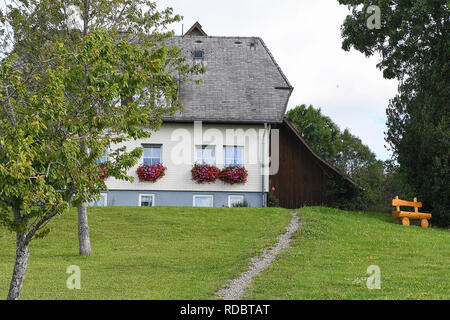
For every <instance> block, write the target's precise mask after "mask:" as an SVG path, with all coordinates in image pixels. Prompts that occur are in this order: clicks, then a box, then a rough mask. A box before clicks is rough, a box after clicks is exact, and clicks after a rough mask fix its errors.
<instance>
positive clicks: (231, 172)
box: [219, 165, 248, 185]
mask: <svg viewBox="0 0 450 320" xmlns="http://www.w3.org/2000/svg"><path fill="white" fill-rule="evenodd" d="M247 177H248V171H247V169H245V167H241V166H238V165H233V166H229V167H226V168H224V169H223V170H221V171H220V173H219V179H220V180H222V181H223V182H225V183H229V184H231V185H233V184H245V183H247Z"/></svg>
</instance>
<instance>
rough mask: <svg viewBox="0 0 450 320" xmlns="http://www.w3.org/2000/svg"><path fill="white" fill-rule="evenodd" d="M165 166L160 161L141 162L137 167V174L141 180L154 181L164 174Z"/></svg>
mask: <svg viewBox="0 0 450 320" xmlns="http://www.w3.org/2000/svg"><path fill="white" fill-rule="evenodd" d="M166 170H167V168H166V167H164V166H163V165H162V164H161V163H157V164H155V165H152V166H150V165H148V164H143V165H141V166H140V167H139V168H138V169H137V175H138V177H139V180H141V181H149V182H156V181H157V180H158V179H160V178H162V177H164V176H165V174H166Z"/></svg>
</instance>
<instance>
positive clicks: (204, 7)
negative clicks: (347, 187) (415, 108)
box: [158, 0, 397, 159]
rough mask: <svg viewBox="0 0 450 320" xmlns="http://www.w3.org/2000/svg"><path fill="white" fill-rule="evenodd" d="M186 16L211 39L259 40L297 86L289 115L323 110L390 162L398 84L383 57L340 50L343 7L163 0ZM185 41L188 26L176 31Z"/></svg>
mask: <svg viewBox="0 0 450 320" xmlns="http://www.w3.org/2000/svg"><path fill="white" fill-rule="evenodd" d="M168 6H170V7H173V8H174V11H175V13H179V14H181V15H183V16H184V21H183V22H182V23H183V24H184V30H185V31H186V30H187V29H188V28H190V27H191V26H192V25H193V24H194V23H195V22H196V21H197V20H198V21H199V22H200V23H201V24H202V26H203V28H204V30H205V31H206V33H208V35H213V36H260V37H261V38H263V39H264V41H265V42H266V44H267V46H268V47H269V49H270V50H271V52H272V53H273V55H274V57H275V59H276V60H277V62H278V63H279V65H280V66H281V68H282V69H283V71H284V72H285V74H286V76H287V77H288V79H289V81H290V82H291V83H292V85H293V86H294V87H295V90H294V93H293V95H292V97H291V100H290V103H289V108H293V107H295V106H296V105H299V104H303V103H305V104H312V105H314V106H315V107H320V108H321V109H322V111H323V113H324V114H326V115H327V116H329V117H330V118H331V119H333V121H335V122H336V123H337V124H338V125H339V126H340V127H341V128H342V129H344V128H348V129H349V130H350V131H351V132H352V133H353V134H355V135H357V136H359V137H360V138H361V139H362V141H363V142H364V143H365V144H367V145H369V147H370V148H371V149H372V150H373V151H374V152H375V153H376V154H377V156H378V158H380V159H386V158H388V156H389V154H388V152H387V150H386V149H385V148H384V145H385V142H384V133H383V132H384V131H386V126H385V124H384V121H383V119H385V109H386V107H387V105H388V102H389V99H391V98H393V97H394V96H395V94H396V91H397V82H396V81H393V80H391V81H388V80H385V79H383V76H382V73H381V71H380V70H378V69H377V68H376V64H377V59H378V58H377V57H371V58H366V57H365V56H364V55H363V54H361V53H359V52H356V51H354V50H352V51H350V52H345V51H343V50H342V48H341V42H342V38H341V35H340V27H341V24H342V22H343V21H344V19H345V16H346V15H347V14H348V11H347V8H346V7H345V6H340V5H339V4H338V3H337V1H336V0H315V1H299V0H283V1H269V0H245V1H242V0H241V1H236V0H228V1H211V0H209V1H207V0H196V1H192V0H161V1H158V7H159V8H160V9H161V8H165V7H168ZM174 28H175V32H176V33H177V34H181V29H182V27H181V23H180V24H177V25H174Z"/></svg>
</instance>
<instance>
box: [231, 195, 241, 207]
mask: <svg viewBox="0 0 450 320" xmlns="http://www.w3.org/2000/svg"><path fill="white" fill-rule="evenodd" d="M243 202H244V196H228V206H229V207H230V208H233V207H234V206H235V205H237V204H241V203H243Z"/></svg>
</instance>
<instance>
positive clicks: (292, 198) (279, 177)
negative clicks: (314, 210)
mask: <svg viewBox="0 0 450 320" xmlns="http://www.w3.org/2000/svg"><path fill="white" fill-rule="evenodd" d="M272 129H279V139H280V143H279V145H280V146H279V152H280V168H279V171H278V173H277V174H276V175H272V176H270V189H272V188H273V187H274V188H275V192H274V194H275V196H276V197H277V198H278V199H279V200H280V206H281V207H284V208H289V209H295V208H301V207H303V206H311V205H330V204H331V202H332V199H331V198H330V193H329V192H328V191H329V190H328V189H329V186H328V179H329V178H330V177H332V176H333V175H340V173H339V172H338V171H337V170H336V169H335V168H333V167H332V166H331V165H329V164H328V163H326V162H325V161H324V160H322V159H321V158H320V157H319V156H318V155H317V154H315V153H314V151H313V150H312V149H311V148H310V147H309V146H308V145H307V143H306V142H305V141H304V140H303V139H302V138H301V137H300V136H299V134H298V133H297V131H296V130H295V129H294V128H293V127H292V125H291V124H289V123H288V122H287V120H285V121H284V122H283V123H282V124H279V125H273V126H272ZM348 182H349V183H353V182H351V181H348Z"/></svg>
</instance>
